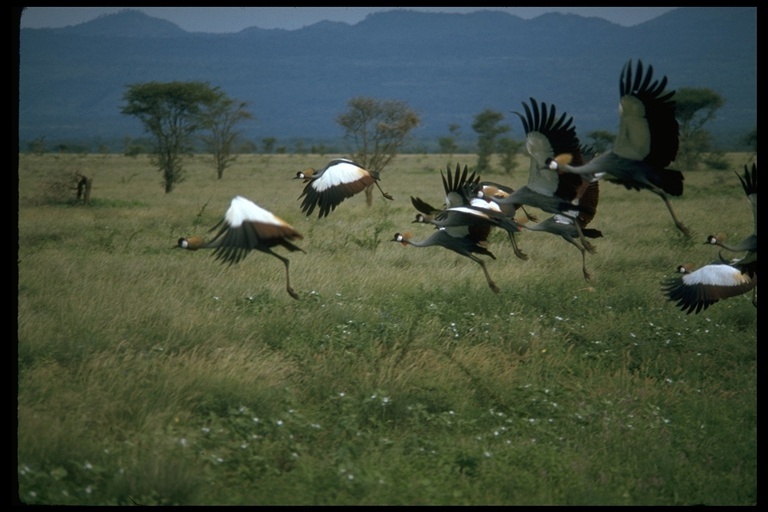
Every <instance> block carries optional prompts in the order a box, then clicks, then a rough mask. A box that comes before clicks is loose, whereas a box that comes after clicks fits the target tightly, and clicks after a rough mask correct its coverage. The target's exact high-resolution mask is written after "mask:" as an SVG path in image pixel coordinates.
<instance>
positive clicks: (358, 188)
mask: <svg viewBox="0 0 768 512" xmlns="http://www.w3.org/2000/svg"><path fill="white" fill-rule="evenodd" d="M294 179H301V180H304V183H305V185H304V190H303V191H302V193H301V195H300V196H299V199H302V198H303V200H302V202H301V210H302V211H303V212H304V213H305V214H306V215H307V217H309V216H310V215H312V212H313V211H314V210H315V208H317V209H318V218H322V217H325V216H327V215H328V214H329V213H331V212H332V211H333V210H335V209H336V207H337V206H338V205H339V204H341V202H342V201H344V200H345V199H347V198H349V197H352V196H354V195H355V194H358V193H360V192H362V191H363V190H365V189H366V188H368V187H369V186H371V185H374V184H375V185H376V187H378V189H379V191H380V192H381V194H382V195H383V196H384V197H385V198H386V199H390V200H391V199H392V196H391V195H389V194H388V193H386V192H384V191H383V190H382V189H381V186H380V185H379V173H378V172H374V171H369V170H368V169H365V168H363V167H362V166H361V165H359V164H357V163H355V162H353V161H352V160H349V159H346V158H337V159H334V160H331V161H330V162H328V164H327V165H326V166H325V167H323V168H322V169H320V170H315V169H312V168H310V169H306V170H304V171H299V172H297V173H296V176H295V177H294Z"/></svg>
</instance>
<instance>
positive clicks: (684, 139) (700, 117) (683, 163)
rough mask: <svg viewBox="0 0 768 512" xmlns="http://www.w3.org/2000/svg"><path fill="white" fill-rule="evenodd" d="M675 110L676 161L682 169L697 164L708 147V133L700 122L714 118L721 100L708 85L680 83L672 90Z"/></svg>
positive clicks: (710, 139) (710, 144)
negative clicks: (677, 146) (677, 144)
mask: <svg viewBox="0 0 768 512" xmlns="http://www.w3.org/2000/svg"><path fill="white" fill-rule="evenodd" d="M674 99H675V103H676V106H675V114H676V116H677V119H678V121H679V122H680V149H679V150H678V152H677V158H676V160H677V163H678V165H679V166H680V167H682V168H685V169H695V168H696V167H698V165H699V162H700V161H701V157H702V154H703V153H706V152H710V151H711V150H712V137H711V135H710V134H709V132H707V131H706V130H704V125H705V124H706V123H708V122H709V121H711V120H712V119H714V118H715V113H716V112H717V110H718V109H720V107H722V106H723V104H724V103H725V100H723V97H722V96H720V94H718V93H717V92H715V91H713V90H712V89H708V88H691V87H681V88H680V89H678V90H677V92H676V93H675V98H674Z"/></svg>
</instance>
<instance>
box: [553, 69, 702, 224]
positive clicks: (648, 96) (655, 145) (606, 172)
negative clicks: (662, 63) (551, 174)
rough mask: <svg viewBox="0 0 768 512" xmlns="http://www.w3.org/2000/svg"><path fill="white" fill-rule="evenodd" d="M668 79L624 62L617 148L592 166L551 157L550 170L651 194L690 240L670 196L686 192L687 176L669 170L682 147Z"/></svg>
mask: <svg viewBox="0 0 768 512" xmlns="http://www.w3.org/2000/svg"><path fill="white" fill-rule="evenodd" d="M666 85H667V77H663V78H662V79H661V80H653V67H652V66H648V67H647V68H643V64H642V62H641V61H638V62H637V66H636V67H635V68H633V66H632V61H631V60H630V61H629V62H627V64H625V66H624V69H623V70H622V73H621V78H620V80H619V113H620V123H619V131H618V134H617V136H616V139H615V140H614V143H613V147H612V148H611V149H610V150H609V151H607V152H605V153H602V154H600V155H598V156H596V157H595V158H593V159H592V160H590V161H589V162H587V163H584V164H579V163H578V162H573V161H572V158H571V155H569V154H568V153H567V152H564V153H561V154H558V155H555V156H554V157H552V158H549V159H548V161H547V166H548V167H549V168H550V169H552V170H556V171H558V172H568V173H575V174H579V175H582V176H585V177H587V178H588V179H605V180H607V181H611V182H613V183H617V184H621V185H623V186H624V187H626V188H627V189H630V190H638V191H639V190H649V191H651V192H653V193H654V194H656V195H658V196H659V197H660V198H661V199H662V200H663V201H664V204H665V205H666V207H667V210H669V213H670V215H671V217H672V220H673V221H674V223H675V226H676V227H677V228H678V229H679V230H680V231H681V232H682V233H683V234H684V235H686V236H690V230H689V229H688V228H687V227H686V226H685V225H684V224H683V223H682V222H680V220H679V219H678V218H677V216H676V215H675V212H674V210H673V208H672V204H671V203H670V200H669V196H681V195H682V194H683V180H684V177H683V173H682V172H680V171H678V170H674V169H670V168H668V167H667V166H669V165H670V163H671V162H673V161H674V160H675V158H676V157H677V152H678V149H679V145H680V139H679V128H680V127H679V124H678V122H677V119H676V117H675V115H676V110H675V109H676V106H675V102H674V100H673V99H672V98H673V96H674V94H675V93H674V91H671V92H669V91H666V90H665V87H666Z"/></svg>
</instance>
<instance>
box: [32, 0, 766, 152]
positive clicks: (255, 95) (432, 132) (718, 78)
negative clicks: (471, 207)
mask: <svg viewBox="0 0 768 512" xmlns="http://www.w3.org/2000/svg"><path fill="white" fill-rule="evenodd" d="M756 40H757V9H756V8H754V7H732V8H731V7H690V8H687V7H686V8H679V9H676V10H673V11H671V12H669V13H667V14H665V15H662V16H660V17H658V18H656V19H653V20H651V21H648V22H645V23H642V24H640V25H636V26H632V27H623V26H621V25H616V24H612V23H610V22H608V21H605V20H602V19H599V18H584V17H580V16H576V15H564V14H546V15H543V16H540V17H538V18H535V19H532V20H524V19H522V18H519V17H516V16H513V15H510V14H507V13H503V12H476V13H472V14H445V13H423V12H416V11H402V10H397V11H388V12H381V13H376V14H372V15H370V16H368V17H367V18H366V19H365V20H363V21H362V22H360V23H357V24H355V25H348V24H345V23H336V22H321V23H317V24H315V25H311V26H308V27H305V28H303V29H299V30H292V31H287V30H279V29H259V28H249V29H245V30H243V31H241V32H238V33H234V34H208V33H198V32H186V31H184V30H182V29H181V28H179V27H178V26H177V25H175V24H173V23H171V22H168V21H165V20H161V19H158V18H153V17H150V16H147V15H145V14H143V13H141V12H139V11H132V10H126V11H123V12H120V13H117V14H113V15H108V16H102V17H99V18H97V19H95V20H92V21H90V22H87V23H83V24H80V25H76V26H70V27H65V28H57V29H22V30H20V41H19V47H20V68H19V139H20V147H21V148H24V147H25V142H26V141H29V140H32V139H37V138H40V137H45V140H46V141H47V142H49V143H55V142H57V141H62V142H80V143H85V144H90V145H93V144H96V143H105V144H108V145H110V146H114V147H115V148H116V150H120V148H121V147H122V146H121V144H122V140H123V139H124V138H125V137H126V136H130V137H141V136H143V132H142V126H141V124H140V123H139V121H138V120H136V119H135V118H133V117H128V116H125V115H122V114H120V108H121V106H122V104H123V100H122V98H123V94H124V93H125V90H126V86H127V85H128V84H132V83H137V82H146V81H172V80H201V81H205V82H209V83H210V84H211V85H214V86H220V87H221V89H222V90H223V91H225V92H226V93H227V94H228V95H229V96H230V97H232V98H235V99H237V100H241V101H247V102H249V104H250V105H249V111H250V112H251V113H252V114H253V115H254V118H255V119H254V120H253V121H250V122H248V123H247V124H243V125H241V131H242V134H243V137H244V138H245V139H248V140H251V141H253V142H254V143H256V144H259V143H260V141H261V140H262V139H263V138H265V137H276V138H277V139H278V144H289V143H290V142H291V141H295V140H297V139H300V140H303V141H305V142H306V143H331V144H333V143H336V142H337V141H339V140H340V139H341V136H342V130H341V128H340V127H339V126H338V124H337V123H336V117H337V116H338V115H339V114H340V113H342V112H343V111H345V110H346V108H347V102H348V101H349V100H350V99H351V98H353V97H356V96H368V97H373V98H377V99H397V100H403V101H405V102H406V103H407V104H408V105H409V106H410V107H411V108H412V109H414V110H415V111H416V112H417V113H418V114H419V115H420V117H421V120H422V124H421V126H420V127H419V128H417V129H416V130H415V131H414V138H415V140H416V143H417V144H421V145H424V146H425V147H436V146H437V138H438V137H441V136H445V135H449V126H450V125H452V124H456V125H458V126H459V127H460V140H466V141H469V143H470V144H471V143H472V141H474V139H475V134H474V132H473V130H472V122H473V119H474V116H475V115H477V114H478V113H480V112H481V111H483V110H485V109H492V110H496V111H498V112H501V113H503V114H504V115H505V120H504V123H505V124H508V125H509V126H510V127H511V129H512V130H511V132H510V134H509V135H510V136H512V137H513V138H518V139H522V137H523V132H522V125H521V124H520V121H519V119H518V118H517V117H516V116H514V115H513V114H511V112H512V111H515V110H520V109H521V108H522V107H521V102H523V101H527V100H528V98H529V97H534V98H535V99H537V100H540V101H545V102H547V103H550V104H554V105H555V106H556V107H557V108H558V111H567V112H568V113H569V114H571V115H573V116H574V121H575V124H576V127H577V130H578V132H579V134H580V135H581V136H582V138H583V139H584V140H585V141H586V140H587V138H586V133H588V132H589V131H592V130H606V131H609V132H615V131H616V128H617V124H618V118H617V106H618V94H619V90H618V84H619V74H620V72H621V69H622V66H623V65H624V64H625V63H626V62H627V61H628V60H629V59H633V60H636V59H641V60H642V61H643V62H644V63H645V64H651V65H653V67H654V70H655V72H656V76H658V77H659V78H660V77H661V76H662V75H666V76H667V77H668V79H669V87H670V88H680V87H696V88H699V87H706V88H710V89H712V90H714V91H716V92H718V93H719V94H720V95H722V96H723V98H724V99H725V105H724V106H723V108H722V109H720V110H719V111H718V113H717V117H716V119H714V120H713V121H711V122H710V123H708V124H707V128H708V129H709V131H710V132H711V133H712V134H713V135H714V136H715V137H716V140H718V141H719V142H720V143H721V144H726V145H727V144H732V143H733V142H734V141H736V140H738V139H739V138H741V137H743V136H744V135H745V134H746V133H747V132H749V131H750V130H753V129H755V128H756V126H757V97H756V96H757V92H756V89H757V69H756V68H757V62H756V61H757V49H756V46H757V41H756Z"/></svg>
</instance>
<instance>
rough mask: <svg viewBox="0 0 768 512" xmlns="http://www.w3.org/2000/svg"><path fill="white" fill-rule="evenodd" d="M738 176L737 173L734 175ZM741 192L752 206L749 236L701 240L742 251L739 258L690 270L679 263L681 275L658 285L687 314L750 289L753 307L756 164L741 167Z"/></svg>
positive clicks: (715, 262)
mask: <svg viewBox="0 0 768 512" xmlns="http://www.w3.org/2000/svg"><path fill="white" fill-rule="evenodd" d="M737 175H738V174H737ZM739 180H740V181H741V185H742V188H743V189H744V193H745V194H746V195H747V199H749V203H750V205H751V207H752V218H753V222H754V230H753V232H752V234H751V235H749V236H748V237H746V238H745V239H744V240H742V241H740V242H738V243H736V244H735V245H726V244H724V243H722V242H717V243H714V242H712V241H711V240H710V239H711V238H712V236H711V235H710V237H708V241H707V242H705V243H709V244H713V245H717V246H719V247H722V248H723V249H726V250H729V251H733V252H744V253H745V254H744V255H743V256H742V257H740V258H734V259H731V260H725V259H724V258H723V257H722V255H721V256H720V259H719V260H718V261H714V262H712V263H709V264H708V265H704V266H702V267H700V268H698V269H695V270H694V269H693V268H692V267H691V266H690V265H680V266H679V267H678V268H677V270H678V272H679V273H681V274H682V276H681V277H676V278H672V279H668V280H667V281H666V282H665V283H664V284H663V286H662V291H663V292H664V293H665V294H666V296H667V298H668V299H669V300H672V301H677V306H678V307H680V308H681V309H682V310H683V311H686V310H687V311H688V313H691V312H696V313H698V312H699V311H702V310H704V309H707V308H708V307H709V306H710V305H712V304H714V303H715V302H717V301H719V300H723V299H727V298H730V297H735V296H737V295H742V294H744V293H747V292H749V291H750V290H751V291H752V304H753V305H754V306H755V307H757V164H753V165H752V169H751V172H750V169H749V167H747V166H744V175H743V176H739Z"/></svg>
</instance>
